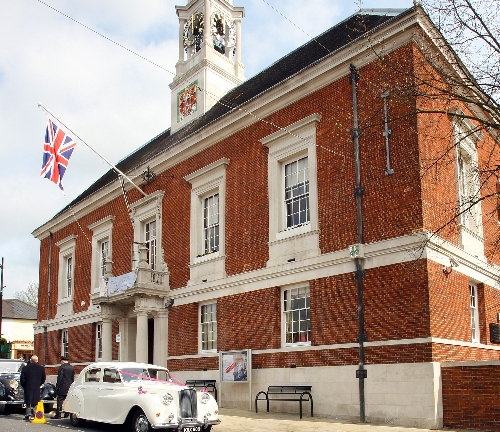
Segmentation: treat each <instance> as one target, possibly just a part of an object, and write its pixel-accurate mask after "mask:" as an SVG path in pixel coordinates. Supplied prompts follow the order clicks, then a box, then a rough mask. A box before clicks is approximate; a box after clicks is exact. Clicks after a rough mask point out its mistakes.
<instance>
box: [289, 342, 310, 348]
mask: <svg viewBox="0 0 500 432" xmlns="http://www.w3.org/2000/svg"><path fill="white" fill-rule="evenodd" d="M310 346H311V342H295V343H287V344H285V348H301V347H310Z"/></svg>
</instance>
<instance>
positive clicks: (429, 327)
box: [35, 45, 500, 369]
mask: <svg viewBox="0 0 500 432" xmlns="http://www.w3.org/2000/svg"><path fill="white" fill-rule="evenodd" d="M421 58H422V56H421V55H420V53H419V52H418V50H416V49H415V48H414V47H413V46H412V45H407V46H405V47H402V48H400V49H399V50H397V51H395V52H394V53H392V54H390V55H389V56H387V57H386V59H384V61H378V62H374V63H372V64H370V65H368V66H365V67H363V68H361V69H360V70H359V73H360V80H359V82H358V85H357V91H358V102H359V107H358V108H359V123H360V127H361V129H362V135H361V138H360V145H361V161H362V166H361V184H362V186H363V187H364V189H365V193H364V195H363V228H364V236H363V241H364V242H365V243H371V242H376V241H380V240H386V239H389V238H394V237H398V236H403V235H408V234H411V233H414V232H416V231H420V230H421V229H423V228H425V229H428V230H430V231H436V230H439V229H440V228H441V227H442V226H443V225H446V222H447V221H449V220H450V218H452V217H453V208H454V204H456V195H455V190H454V188H451V189H450V185H453V184H455V173H454V163H453V161H454V159H453V158H454V155H453V151H452V150H453V149H452V146H450V142H451V141H450V140H451V137H450V131H451V127H450V124H451V123H450V118H449V117H448V116H446V115H445V116H429V115H423V114H418V115H416V114H415V112H416V108H417V107H418V108H429V107H430V108H439V109H442V108H443V106H442V104H441V105H439V104H438V105H435V104H436V102H435V101H429V100H422V99H421V98H419V99H416V97H415V96H414V94H413V93H411V92H406V93H405V87H406V86H407V84H408V81H407V80H408V75H407V74H406V73H409V74H411V73H412V72H413V71H414V70H417V71H419V73H423V72H422V70H421V69H419V67H420V63H419V62H420V60H421ZM396 63H397V64H398V65H399V68H400V71H401V72H397V71H396V70H395V69H393V68H391V64H396ZM385 91H390V98H389V99H388V114H389V121H390V124H389V127H390V128H391V130H392V133H391V135H390V151H391V166H392V168H393V169H394V174H392V175H386V174H385V170H386V168H387V167H386V151H385V138H384V137H383V135H382V133H383V131H384V124H383V123H384V117H383V99H382V98H381V94H382V92H385ZM351 98H352V97H351V85H350V83H349V79H348V77H347V76H345V77H343V78H341V79H339V80H338V81H336V82H334V83H332V84H330V85H328V86H326V87H324V88H321V89H318V90H317V91H315V92H312V93H311V94H309V95H307V96H306V97H304V98H303V99H301V100H298V101H295V102H293V103H291V104H290V105H288V106H287V107H285V108H283V109H282V110H280V111H279V112H276V113H274V114H272V115H271V116H269V117H268V118H267V119H266V121H267V122H266V123H264V122H257V123H255V124H253V125H251V126H249V127H248V128H246V129H243V130H240V131H239V132H237V133H235V134H234V135H232V136H231V137H229V138H227V139H224V140H223V141H220V142H218V143H217V144H215V145H213V146H211V147H210V148H208V149H206V150H204V151H202V152H200V153H198V154H196V155H194V156H192V157H191V158H189V159H188V160H186V161H184V162H182V163H180V164H178V165H176V166H175V167H172V168H171V169H169V170H168V171H166V172H164V173H161V174H159V175H158V176H157V177H156V178H155V180H154V181H152V182H151V183H149V184H144V185H142V186H141V187H142V188H143V190H144V191H145V192H146V193H151V192H154V191H156V190H163V191H165V197H164V201H163V214H162V231H163V238H162V247H163V250H164V253H165V255H164V259H165V262H166V263H167V265H168V268H169V271H170V287H171V289H172V290H175V289H177V288H182V287H185V286H186V284H187V282H188V280H189V264H190V262H189V257H190V221H189V219H190V195H191V186H190V184H189V183H188V182H187V181H185V180H184V177H185V176H186V175H188V174H190V173H192V172H194V171H196V170H198V169H200V168H203V167H205V166H207V165H209V164H210V163H212V162H214V161H217V160H219V159H221V158H228V159H229V160H230V163H229V165H228V167H227V171H226V232H225V235H226V245H225V246H226V261H225V262H226V273H227V275H228V276H230V275H236V274H240V273H243V272H248V271H252V270H256V269H261V268H264V267H265V266H266V262H267V260H268V258H269V257H268V250H269V249H268V240H269V228H268V226H269V220H268V218H269V216H268V214H269V208H268V205H269V203H268V200H269V196H268V179H267V163H268V162H267V155H268V151H267V148H266V147H264V146H263V145H262V144H261V143H260V142H259V140H260V139H262V138H263V137H265V136H267V135H269V134H270V133H272V132H275V131H276V128H275V127H272V126H271V124H275V125H277V126H279V127H286V126H288V125H290V124H292V123H294V122H296V121H298V120H300V119H302V118H304V117H306V116H308V115H310V114H313V113H319V114H320V115H321V121H320V123H319V124H318V127H317V166H318V189H319V190H318V197H319V204H318V205H319V229H320V244H319V246H320V249H321V251H322V253H328V252H333V251H337V250H340V249H345V248H346V247H347V246H348V245H350V244H353V243H356V242H357V235H356V212H355V200H354V196H353V192H354V187H355V175H354V151H353V144H352V138H351V132H352V127H353V118H352V99H351ZM417 131H418V134H419V135H418V136H417V133H416V132H417ZM488 140H489V137H487V138H485V141H484V142H485V144H482V147H481V150H480V157H481V162H484V160H485V158H486V156H487V155H488V149H490V147H491V143H490V142H489V141H488ZM488 146H490V147H488ZM490 153H491V152H490ZM491 154H492V155H494V157H496V152H493V153H491ZM494 157H493V159H494ZM437 162H439V163H437ZM490 183H491V181H490V182H489V183H487V184H488V185H489V186H490V187H492V184H490ZM139 198H141V196H139V193H138V192H137V191H135V190H132V191H130V192H129V200H130V202H134V201H136V200H138V199H139ZM492 202H493V201H491V200H489V201H488V200H486V201H484V209H485V211H483V213H485V212H487V213H490V214H491V213H492V210H493V209H494V208H495V207H494V206H493V204H492ZM494 205H495V206H496V201H495V203H494ZM109 215H114V216H116V219H115V220H114V223H113V246H112V247H113V262H114V264H113V273H114V274H115V275H119V274H123V273H126V272H128V271H130V268H131V256H130V249H131V242H132V239H133V230H132V226H131V223H130V220H129V216H128V213H127V210H126V208H125V204H124V200H123V197H121V196H120V197H118V198H116V199H115V200H113V201H111V202H110V203H108V204H106V205H105V206H103V207H101V208H99V209H97V210H95V211H93V212H91V213H90V214H88V215H84V216H82V217H80V218H79V220H78V223H76V222H72V223H70V224H69V225H68V226H66V227H64V228H62V229H60V230H58V231H56V232H54V238H53V252H52V270H51V281H50V284H51V291H52V296H51V301H50V317H51V318H54V316H55V313H56V304H57V285H58V265H59V259H58V257H59V250H58V248H57V247H56V246H55V244H56V243H57V242H58V241H60V240H62V239H64V238H66V237H67V236H69V235H71V234H76V235H78V239H77V242H76V253H75V255H76V256H75V278H74V281H75V297H74V312H75V313H78V312H81V311H83V310H85V309H86V307H87V306H85V307H82V306H81V302H82V301H83V300H84V301H85V302H86V304H87V305H88V302H89V293H90V289H91V281H90V274H91V271H90V269H91V244H90V239H91V238H92V232H91V230H89V229H88V228H87V227H88V226H89V225H90V224H92V223H95V222H97V221H99V220H101V219H102V218H104V217H106V216H109ZM82 230H83V232H82ZM499 233H500V231H499V228H498V226H497V225H495V226H493V225H492V224H491V223H490V224H489V225H488V226H487V227H486V228H485V236H487V243H488V242H489V243H490V244H491V243H492V242H493V240H497V239H498V238H499ZM439 234H440V235H443V236H444V237H446V238H447V239H448V240H449V241H451V242H453V243H455V244H457V243H458V236H457V229H456V226H455V225H453V224H451V225H447V227H446V228H445V229H443V230H441V231H439ZM486 250H487V252H488V254H489V257H490V258H494V259H495V260H496V262H500V260H497V256H496V255H495V251H494V250H493V248H492V247H491V246H487V247H486ZM48 251H49V239H48V238H45V239H44V240H43V241H42V242H41V259H40V307H39V320H42V319H45V318H46V314H47V286H48V277H49V276H48ZM310 286H311V330H312V345H323V344H335V343H353V342H355V341H356V336H357V297H356V296H357V294H356V282H355V280H354V277H353V273H352V272H349V273H347V274H344V275H339V276H333V277H330V278H325V279H317V280H313V281H311V285H310ZM364 286H365V299H364V301H365V327H366V334H367V337H368V340H369V341H377V340H388V339H391V340H392V339H405V338H416V337H422V338H425V337H431V336H432V337H441V338H447V339H458V340H462V341H468V340H469V338H470V325H469V318H468V313H469V312H468V297H467V296H468V280H467V278H466V277H463V276H460V275H459V273H458V272H457V271H453V272H452V273H451V274H450V275H448V276H446V275H444V274H443V272H442V267H441V266H439V265H437V264H432V263H430V262H427V261H426V260H424V259H415V260H414V261H411V262H406V263H402V264H398V265H394V266H385V267H380V268H378V269H368V270H367V271H366V277H365V279H364ZM479 291H480V298H479V300H480V309H481V310H482V314H481V320H480V325H481V334H482V335H483V339H482V341H483V342H487V341H486V340H485V339H484V336H485V335H486V330H485V328H486V327H487V326H488V323H489V322H491V320H493V319H494V315H495V313H496V312H497V310H498V309H499V305H500V297H499V296H498V295H497V291H496V290H494V289H493V288H490V287H487V286H485V287H481V288H480V289H479ZM279 299H280V290H279V288H271V289H264V290H259V291H255V292H249V293H244V294H238V295H234V296H231V297H225V298H221V299H218V300H217V303H218V315H219V326H220V327H219V334H218V337H219V349H220V350H230V349H241V348H248V347H250V348H253V349H269V348H277V347H280V345H281V333H280V332H281V325H280V322H281V312H280V311H281V305H280V300H279ZM198 319H199V318H198V304H190V305H182V306H174V307H173V308H171V309H170V312H169V336H168V337H169V352H168V355H169V356H181V355H194V354H197V353H198ZM71 332H72V334H73V333H75V335H76V336H75V337H73V336H72V335H70V344H71V347H70V352H72V351H73V350H74V349H76V350H77V351H76V354H75V355H76V357H77V358H79V359H82V360H81V361H91V360H92V359H93V355H94V354H93V352H89V353H85V351H84V350H83V348H82V347H85V348H86V349H88V350H90V348H89V345H87V346H85V345H84V344H80V346H79V347H74V346H73V345H72V344H73V343H74V342H73V341H74V340H77V341H78V340H80V339H82V340H84V341H87V342H88V343H89V344H90V345H91V346H92V347H93V346H94V341H95V336H94V334H93V330H91V326H84V327H82V328H81V329H79V330H76V329H75V330H72V331H71ZM116 332H117V326H116V323H115V324H114V326H113V340H114V335H115V334H116ZM51 333H56V332H51ZM50 340H51V343H53V344H54V345H51V346H54V347H56V350H57V349H58V348H57V347H58V346H59V344H60V342H59V340H60V339H57V338H56V337H55V335H51V336H50ZM38 344H39V341H38V339H37V341H36V342H35V346H36V348H37V349H38ZM91 351H93V349H92V350H91ZM446 353H448V354H449V355H451V356H453V357H454V358H455V357H457V358H459V357H465V358H471V357H474V356H482V355H486V354H484V353H482V351H479V350H476V351H474V352H473V350H470V349H468V348H463V347H456V348H453V349H450V348H449V347H446V348H442V347H440V346H439V345H431V344H420V345H416V346H408V347H404V348H403V347H401V346H399V347H384V348H375V347H372V348H370V349H367V362H392V361H395V359H399V360H401V361H403V360H404V361H410V362H411V361H430V359H431V358H432V359H434V358H441V356H443V355H446ZM479 353H482V354H479ZM54 355H56V356H57V355H58V354H57V353H54ZM487 355H491V354H487ZM290 356H291V357H290ZM356 357H357V349H354V350H351V349H349V350H340V351H338V352H337V351H335V352H334V351H331V350H321V351H312V352H310V353H306V354H303V355H302V354H298V353H293V354H273V355H263V356H256V360H255V361H256V362H257V364H259V362H261V364H266V362H267V361H269V365H275V364H281V365H287V364H288V363H290V362H292V361H293V362H295V363H297V364H298V363H300V362H302V363H300V364H304V365H305V364H311V365H312V364H314V365H316V364H339V363H338V362H342V361H343V362H345V363H346V364H351V362H352V361H354V360H353V359H355V358H356ZM113 358H117V344H115V343H114V342H113ZM85 359H87V360H85ZM51 361H52V360H51ZM214 362H217V361H216V360H213V358H210V359H205V360H203V364H206V365H208V366H212V367H213V366H214V365H215V364H216V363H214ZM49 363H50V362H49ZM169 364H170V365H172V364H174V365H175V366H176V367H178V368H179V369H186V368H193V367H199V365H198V366H197V365H196V364H194V363H192V362H191V360H172V361H169Z"/></svg>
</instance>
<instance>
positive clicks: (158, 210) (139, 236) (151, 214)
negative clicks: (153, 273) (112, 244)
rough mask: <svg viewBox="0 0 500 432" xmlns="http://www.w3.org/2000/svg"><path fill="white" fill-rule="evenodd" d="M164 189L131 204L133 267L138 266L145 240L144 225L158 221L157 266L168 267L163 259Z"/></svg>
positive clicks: (158, 267) (159, 267)
mask: <svg viewBox="0 0 500 432" xmlns="http://www.w3.org/2000/svg"><path fill="white" fill-rule="evenodd" d="M164 195H165V192H164V191H156V192H153V193H151V194H149V195H148V196H147V197H144V198H141V199H140V200H138V201H136V202H134V203H133V204H131V206H130V207H131V209H132V220H133V221H134V257H135V258H134V259H133V262H132V269H133V270H135V269H136V268H137V263H138V261H139V244H140V243H144V241H145V231H144V226H145V224H146V223H147V222H151V221H153V220H155V221H156V261H157V262H156V268H157V269H161V268H163V267H165V268H166V265H164V261H163V247H162V221H161V218H162V208H163V205H162V204H163V197H164Z"/></svg>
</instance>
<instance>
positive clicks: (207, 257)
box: [194, 251, 219, 264]
mask: <svg viewBox="0 0 500 432" xmlns="http://www.w3.org/2000/svg"><path fill="white" fill-rule="evenodd" d="M217 258H219V251H217V252H212V253H207V254H205V255H200V256H197V257H196V258H195V259H194V264H199V263H203V262H206V261H211V260H213V259H217Z"/></svg>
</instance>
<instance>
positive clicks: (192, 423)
mask: <svg viewBox="0 0 500 432" xmlns="http://www.w3.org/2000/svg"><path fill="white" fill-rule="evenodd" d="M219 423H220V420H219V419H217V420H207V421H206V422H200V421H198V420H196V419H182V420H180V421H179V423H154V424H151V428H152V429H175V430H182V429H183V428H189V427H199V428H200V429H201V428H204V427H207V426H211V425H218V424H219Z"/></svg>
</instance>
